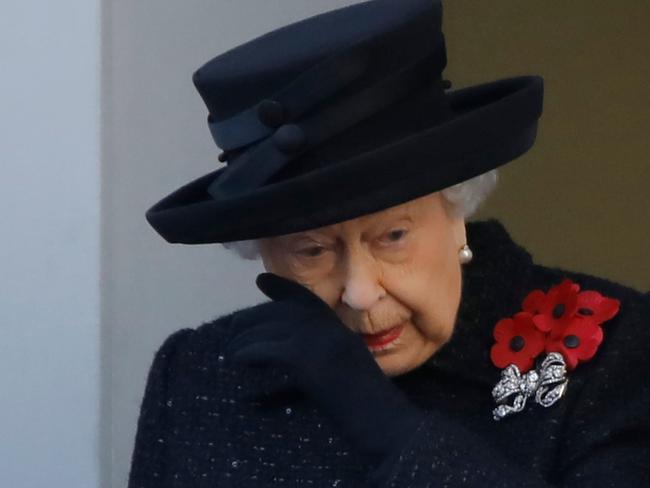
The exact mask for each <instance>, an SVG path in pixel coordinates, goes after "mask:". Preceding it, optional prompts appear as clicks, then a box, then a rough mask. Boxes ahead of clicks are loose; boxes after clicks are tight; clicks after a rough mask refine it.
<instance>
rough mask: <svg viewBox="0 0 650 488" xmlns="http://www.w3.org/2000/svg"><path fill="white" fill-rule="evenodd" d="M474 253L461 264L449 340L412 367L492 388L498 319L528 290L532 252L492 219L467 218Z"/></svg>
mask: <svg viewBox="0 0 650 488" xmlns="http://www.w3.org/2000/svg"><path fill="white" fill-rule="evenodd" d="M466 230H467V243H468V245H469V247H470V248H471V249H472V252H473V255H474V258H473V259H472V261H471V262H470V263H467V264H465V265H462V266H463V268H462V294H461V301H460V305H459V309H458V314H457V319H456V324H455V327H454V332H453V334H452V337H451V339H450V340H449V342H447V343H446V344H445V345H444V346H443V347H441V348H440V349H439V350H438V351H437V352H436V353H435V354H433V355H432V356H431V358H429V359H428V360H427V361H426V362H425V363H423V365H421V366H420V367H419V368H417V370H421V369H424V370H427V369H430V370H434V371H438V372H442V373H443V374H450V375H453V376H455V377H462V379H463V380H465V381H470V382H478V383H480V384H487V385H490V387H492V386H493V385H494V384H495V383H496V382H497V381H498V380H499V378H500V374H501V372H500V370H499V369H498V368H496V366H494V365H493V364H492V362H491V360H490V349H491V347H492V344H493V343H494V338H493V336H492V331H493V329H494V326H495V325H496V323H497V321H498V320H499V319H500V318H502V317H505V316H510V315H512V314H513V313H514V312H516V311H517V310H519V308H520V307H521V303H522V301H523V299H524V297H525V296H526V294H527V293H528V292H529V290H528V289H527V288H528V287H527V285H526V283H529V275H530V273H531V270H532V267H533V261H532V257H531V255H530V254H529V253H528V252H527V251H526V250H525V249H524V248H523V247H521V246H519V245H518V244H516V243H515V242H514V241H513V240H512V239H511V237H510V235H509V234H508V232H507V231H506V229H505V228H504V226H503V225H502V224H501V223H500V222H499V221H498V220H495V219H488V220H484V221H475V222H469V223H467V225H466Z"/></svg>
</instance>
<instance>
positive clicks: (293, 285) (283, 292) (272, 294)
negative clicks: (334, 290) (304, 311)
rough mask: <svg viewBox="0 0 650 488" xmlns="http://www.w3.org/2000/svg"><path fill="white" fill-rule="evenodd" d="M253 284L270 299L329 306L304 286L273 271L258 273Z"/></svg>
mask: <svg viewBox="0 0 650 488" xmlns="http://www.w3.org/2000/svg"><path fill="white" fill-rule="evenodd" d="M255 284H256V285H257V287H258V288H259V289H260V291H261V292H262V293H264V294H265V295H266V296H267V297H269V298H270V299H272V300H276V301H280V300H296V301H299V302H302V303H306V304H313V305H318V306H325V307H327V308H329V305H327V303H325V302H324V301H323V300H322V299H321V298H320V297H319V296H318V295H316V294H315V293H314V292H312V291H311V290H310V289H309V288H307V287H306V286H303V285H301V284H300V283H298V282H296V281H293V280H289V279H287V278H284V277H282V276H279V275H276V274H273V273H260V274H259V275H257V278H256V279H255Z"/></svg>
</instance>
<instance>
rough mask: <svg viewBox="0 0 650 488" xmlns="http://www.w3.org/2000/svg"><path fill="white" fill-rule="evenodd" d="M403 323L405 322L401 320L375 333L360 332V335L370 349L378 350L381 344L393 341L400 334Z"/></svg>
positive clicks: (384, 344) (385, 344)
mask: <svg viewBox="0 0 650 488" xmlns="http://www.w3.org/2000/svg"><path fill="white" fill-rule="evenodd" d="M404 324H405V322H402V323H401V324H399V325H396V326H395V327H392V328H390V329H386V330H384V331H382V332H378V333H376V334H361V337H363V340H364V342H365V343H366V345H367V346H368V348H369V349H370V350H371V351H372V350H378V349H380V348H382V347H383V346H387V345H389V344H391V343H392V342H394V341H395V340H396V339H397V338H398V337H399V336H400V335H401V334H402V330H404Z"/></svg>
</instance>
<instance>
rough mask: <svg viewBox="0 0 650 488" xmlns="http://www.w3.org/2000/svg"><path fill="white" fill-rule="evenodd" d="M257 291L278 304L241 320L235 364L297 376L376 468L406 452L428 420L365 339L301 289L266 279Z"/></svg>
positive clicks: (253, 310)
mask: <svg viewBox="0 0 650 488" xmlns="http://www.w3.org/2000/svg"><path fill="white" fill-rule="evenodd" d="M256 284H257V286H258V288H259V289H260V290H261V291H262V292H263V293H264V294H265V295H267V296H268V297H270V298H271V299H272V300H273V301H271V302H267V303H264V304H261V305H258V306H256V307H252V308H251V309H247V310H244V311H241V312H240V313H239V314H236V315H235V319H234V320H236V322H235V323H234V324H233V325H234V327H235V329H236V330H241V331H242V332H240V333H238V334H237V335H236V336H235V337H234V338H233V339H232V340H231V341H230V343H229V345H228V351H229V353H230V357H231V359H232V360H233V361H234V362H235V363H239V364H243V365H251V366H266V365H281V366H284V367H287V368H289V369H290V370H291V371H292V373H293V374H292V376H291V377H292V381H294V382H295V386H296V387H297V388H299V389H300V390H302V391H303V392H304V393H306V394H307V395H308V396H309V397H310V398H311V399H312V400H313V401H314V402H315V404H316V405H317V406H319V407H320V408H321V409H322V411H323V412H324V413H325V414H326V415H328V416H330V418H332V420H333V421H334V422H335V423H336V424H338V425H339V426H340V427H341V429H342V431H343V433H344V434H346V435H347V436H348V437H349V438H350V440H351V442H352V443H353V444H355V445H356V446H357V447H358V448H359V449H360V450H362V451H363V452H364V453H366V454H368V455H369V456H370V458H371V459H374V460H375V462H376V465H379V464H380V463H381V462H382V461H384V460H385V459H388V458H389V457H392V456H391V455H394V454H395V452H399V451H396V450H401V449H402V447H403V446H404V445H405V443H406V442H407V441H408V440H409V439H410V437H411V436H412V435H413V434H414V432H415V430H416V428H417V426H418V425H419V424H420V422H422V420H423V419H424V412H422V411H421V410H420V409H418V408H417V407H416V406H415V405H413V404H411V403H410V402H409V400H408V399H407V398H406V396H404V394H403V393H402V392H401V391H400V390H399V389H398V388H397V387H396V386H395V385H393V383H392V382H391V381H390V379H389V378H388V377H387V376H386V375H385V374H384V372H383V371H382V370H381V368H380V367H379V365H378V364H377V362H376V361H375V359H374V357H373V356H372V353H371V352H370V351H369V350H368V347H367V346H366V344H365V342H364V341H363V339H362V337H361V335H359V334H357V333H355V332H353V331H352V330H350V329H349V328H348V327H347V326H346V325H345V324H343V323H342V322H341V321H340V319H339V318H338V317H337V315H336V313H335V312H334V310H333V309H332V308H330V306H329V305H327V303H325V302H324V301H323V300H321V299H320V298H319V297H318V296H317V295H315V294H314V293H312V292H311V291H310V290H309V289H307V288H306V287H304V286H302V285H300V284H299V283H297V282H294V281H291V280H288V279H285V278H282V277H280V276H277V275H274V274H272V273H262V274H260V275H259V276H258V277H257V280H256Z"/></svg>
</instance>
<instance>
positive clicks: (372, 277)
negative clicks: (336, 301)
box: [341, 254, 386, 310]
mask: <svg viewBox="0 0 650 488" xmlns="http://www.w3.org/2000/svg"><path fill="white" fill-rule="evenodd" d="M379 276H380V274H379V271H378V267H377V265H376V263H375V262H374V260H373V259H372V258H371V257H369V256H364V255H359V254H356V255H354V256H351V257H348V262H347V271H346V275H345V285H344V286H345V289H344V290H343V295H342V296H341V301H343V303H345V304H346V305H348V306H349V307H351V308H353V309H355V310H368V309H370V308H372V306H373V305H374V304H375V302H377V300H379V299H380V298H381V297H383V296H385V295H386V290H384V288H383V287H382V286H381V284H380V283H379Z"/></svg>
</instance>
